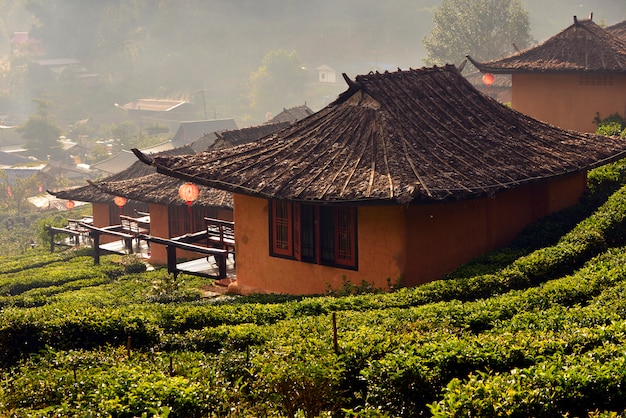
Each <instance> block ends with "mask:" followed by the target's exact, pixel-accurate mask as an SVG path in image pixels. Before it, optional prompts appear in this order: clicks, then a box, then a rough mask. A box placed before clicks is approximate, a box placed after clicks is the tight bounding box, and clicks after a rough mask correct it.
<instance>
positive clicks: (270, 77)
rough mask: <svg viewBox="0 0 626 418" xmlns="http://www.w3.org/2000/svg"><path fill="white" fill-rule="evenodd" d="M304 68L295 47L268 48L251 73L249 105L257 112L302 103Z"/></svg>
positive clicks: (304, 78) (260, 112)
mask: <svg viewBox="0 0 626 418" xmlns="http://www.w3.org/2000/svg"><path fill="white" fill-rule="evenodd" d="M305 82H306V71H305V69H304V68H303V66H302V63H301V62H300V59H299V58H298V55H297V54H296V52H295V51H291V52H287V51H284V50H277V51H270V52H268V53H267V54H265V56H264V57H263V61H262V62H261V66H260V67H259V68H258V69H257V70H256V71H255V72H253V73H252V74H250V86H251V89H250V97H249V98H250V108H251V109H252V110H253V111H255V112H256V113H257V114H266V113H267V112H276V111H280V110H282V109H283V108H285V107H292V106H296V105H300V104H303V102H304V88H305Z"/></svg>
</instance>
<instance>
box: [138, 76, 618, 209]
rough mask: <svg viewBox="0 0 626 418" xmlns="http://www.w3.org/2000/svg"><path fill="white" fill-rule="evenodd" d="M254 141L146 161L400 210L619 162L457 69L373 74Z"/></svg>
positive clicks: (193, 174)
mask: <svg viewBox="0 0 626 418" xmlns="http://www.w3.org/2000/svg"><path fill="white" fill-rule="evenodd" d="M344 78H345V79H346V81H347V82H348V84H349V88H348V90H346V91H345V92H344V93H342V94H341V95H340V96H339V97H338V99H337V100H335V101H334V102H333V103H331V104H329V105H328V106H326V107H325V108H323V109H322V110H320V111H319V112H317V113H315V114H313V115H311V116H309V117H308V118H306V119H304V120H302V121H300V122H297V123H295V124H293V125H291V126H289V127H287V128H285V129H283V130H281V131H279V132H277V133H275V134H273V135H270V136H268V137H265V138H264V139H261V140H259V141H256V142H253V143H249V144H244V145H240V146H237V147H233V148H227V149H223V150H215V151H210V152H203V153H199V154H195V155H191V156H175V157H152V156H149V155H144V154H142V153H141V152H140V151H138V150H134V152H135V153H136V154H137V156H138V157H139V158H140V159H141V160H142V161H145V162H146V163H149V164H153V165H155V166H156V167H157V171H158V172H160V173H164V174H168V175H172V176H175V177H178V178H182V179H186V180H190V181H193V182H195V183H197V184H203V185H206V186H212V187H216V188H221V189H224V190H229V191H232V192H236V193H242V194H247V195H252V196H258V197H268V198H279V199H290V200H294V201H309V202H316V201H317V202H333V203H342V202H355V201H359V202H362V203H365V202H373V203H382V204H389V203H393V202H396V203H400V204H407V203H410V202H419V201H444V200H453V199H465V198H469V197H476V196H483V195H492V194H494V193H496V192H499V191H502V190H505V189H511V188H515V187H518V186H521V185H524V184H528V183H531V182H536V181H541V180H545V179H549V178H553V177H557V176H562V175H566V174H570V173H575V172H580V171H583V170H586V169H589V168H592V167H595V166H599V165H601V164H604V163H607V162H609V161H613V160H616V159H618V158H622V157H624V156H626V139H618V138H608V137H602V136H598V135H592V134H582V133H577V132H572V131H566V130H563V129H559V128H556V127H554V126H551V125H548V124H545V123H542V122H539V121H537V120H535V119H532V118H530V117H528V116H525V115H523V114H521V113H519V112H516V111H515V110H512V109H510V108H508V107H506V106H503V105H501V104H499V103H498V102H496V101H495V100H493V99H490V98H489V97H487V96H485V95H483V94H482V93H480V92H479V91H477V90H476V89H475V88H474V87H473V86H472V85H471V84H470V83H469V82H468V81H467V80H466V79H465V78H464V77H463V76H462V75H461V74H460V73H459V71H458V70H457V69H456V67H454V66H451V65H449V66H446V67H443V68H439V67H433V68H423V69H419V70H413V69H411V70H408V71H397V72H393V73H388V72H385V73H383V74H380V73H370V74H368V75H362V76H357V77H356V80H355V81H352V80H350V79H348V78H347V76H345V75H344Z"/></svg>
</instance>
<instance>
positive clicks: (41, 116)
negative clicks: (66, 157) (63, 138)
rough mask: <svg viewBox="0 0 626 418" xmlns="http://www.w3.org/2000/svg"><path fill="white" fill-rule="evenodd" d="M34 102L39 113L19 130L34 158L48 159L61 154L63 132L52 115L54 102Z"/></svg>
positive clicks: (35, 100) (30, 117)
mask: <svg viewBox="0 0 626 418" xmlns="http://www.w3.org/2000/svg"><path fill="white" fill-rule="evenodd" d="M33 101H34V102H35V103H36V104H37V112H36V113H35V114H33V115H31V116H29V117H28V120H27V121H26V122H24V124H23V125H22V126H20V127H19V128H18V132H20V133H21V134H22V138H24V139H25V140H26V147H27V148H28V150H29V151H30V152H31V153H32V155H33V156H35V157H37V158H39V159H47V157H48V156H51V155H55V154H60V153H61V147H60V145H59V135H61V132H62V130H61V128H60V127H59V126H58V125H57V124H56V123H55V121H54V117H53V116H52V114H51V113H50V109H51V108H52V102H51V101H50V100H49V99H48V98H47V97H43V98H38V99H33Z"/></svg>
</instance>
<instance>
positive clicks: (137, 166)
mask: <svg viewBox="0 0 626 418" xmlns="http://www.w3.org/2000/svg"><path fill="white" fill-rule="evenodd" d="M193 152H194V151H193V150H192V149H191V148H189V147H179V148H174V149H171V150H166V151H161V152H160V153H155V154H154V155H160V156H172V155H185V154H193ZM155 172H156V169H155V168H154V167H150V166H147V165H145V164H142V163H141V162H140V161H137V160H135V162H134V163H133V164H132V165H131V166H130V167H128V168H127V169H125V170H123V171H120V172H119V173H116V174H113V175H111V176H109V177H107V178H105V179H103V180H102V181H106V182H115V181H120V180H126V179H138V178H141V177H144V176H147V175H150V174H153V173H155ZM97 183H99V182H97ZM97 183H96V184H97ZM49 193H50V194H52V195H54V196H56V197H58V198H59V199H68V200H77V201H79V202H90V203H109V202H111V195H110V194H109V193H104V192H103V191H102V190H100V189H98V188H97V187H95V186H94V184H86V185H84V186H81V187H77V188H74V189H67V190H60V191H58V192H51V191H49Z"/></svg>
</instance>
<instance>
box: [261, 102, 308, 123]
mask: <svg viewBox="0 0 626 418" xmlns="http://www.w3.org/2000/svg"><path fill="white" fill-rule="evenodd" d="M312 114H313V111H312V110H311V109H310V108H309V107H308V106H307V105H306V104H303V105H301V106H294V107H290V108H288V109H285V108H283V111H282V112H280V113H279V114H278V115H276V116H274V117H273V118H272V119H270V120H269V121H268V123H276V122H290V123H294V122H296V121H299V120H302V119H304V118H306V117H307V116H310V115H312Z"/></svg>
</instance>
